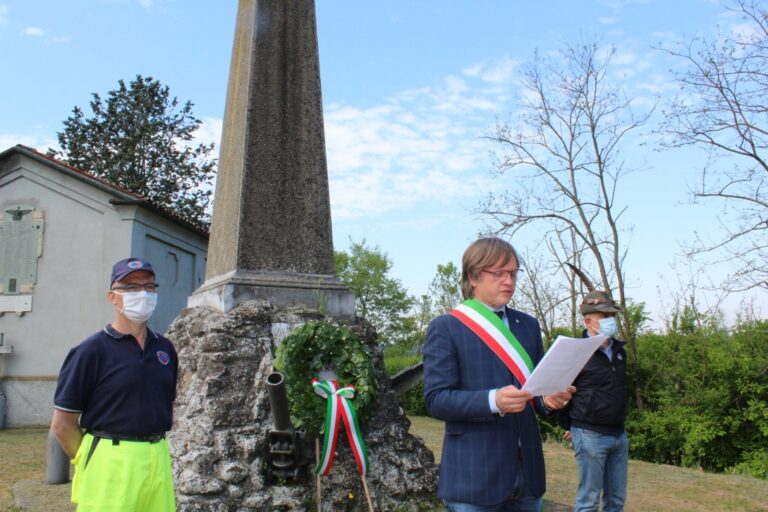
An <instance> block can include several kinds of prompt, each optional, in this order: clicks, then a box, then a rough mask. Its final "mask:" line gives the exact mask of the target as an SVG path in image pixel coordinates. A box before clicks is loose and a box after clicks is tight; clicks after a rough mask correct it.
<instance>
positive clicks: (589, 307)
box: [579, 290, 622, 315]
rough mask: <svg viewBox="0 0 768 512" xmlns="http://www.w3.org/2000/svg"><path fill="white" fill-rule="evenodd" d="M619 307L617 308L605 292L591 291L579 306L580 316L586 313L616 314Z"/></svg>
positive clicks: (619, 309)
mask: <svg viewBox="0 0 768 512" xmlns="http://www.w3.org/2000/svg"><path fill="white" fill-rule="evenodd" d="M621 310H622V309H621V307H619V306H617V305H616V303H615V302H613V299H611V296H610V295H608V294H607V293H606V292H601V291H597V290H595V291H591V292H589V293H588V294H587V295H585V296H584V300H583V301H582V303H581V306H579V311H581V314H582V315H586V314H588V313H618V312H619V311H621Z"/></svg>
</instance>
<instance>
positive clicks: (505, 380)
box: [424, 308, 547, 505]
mask: <svg viewBox="0 0 768 512" xmlns="http://www.w3.org/2000/svg"><path fill="white" fill-rule="evenodd" d="M506 315H507V318H508V320H509V325H510V329H511V331H512V332H513V334H514V335H515V337H516V338H517V339H518V341H519V342H520V343H521V344H522V345H523V347H525V349H526V351H527V352H528V354H529V355H530V357H531V359H532V361H533V364H534V366H535V365H536V364H537V363H538V362H539V361H540V360H541V358H542V356H543V355H544V348H543V345H542V342H541V330H540V328H539V322H538V321H537V320H536V319H535V318H533V317H532V316H530V315H526V314H525V313H521V312H519V311H516V310H514V309H511V308H506ZM509 384H512V385H514V386H517V387H520V383H519V382H518V381H517V379H516V378H515V377H514V375H513V374H512V373H511V372H510V371H509V370H508V369H507V367H506V366H505V365H504V363H502V362H501V360H499V358H498V357H497V356H496V355H495V354H494V353H493V352H492V351H491V350H490V349H489V348H488V347H487V346H486V344H485V343H484V342H483V341H482V340H481V339H480V338H479V337H478V336H476V335H475V334H474V333H473V332H472V331H471V330H470V329H469V328H468V327H466V326H465V325H464V324H462V323H461V322H460V321H459V320H458V319H457V318H455V317H453V316H451V315H447V314H446V315H442V316H439V317H437V318H436V319H434V320H433V321H432V323H431V324H430V325H429V329H428V330H427V338H426V342H425V343H424V398H425V401H426V406H427V412H428V413H429V415H430V416H433V417H435V418H438V419H441V420H444V421H445V437H444V438H443V453H442V460H441V462H440V483H439V487H438V496H439V497H440V498H442V499H444V500H446V501H458V502H462V503H471V504H474V505H494V504H498V503H501V502H502V501H504V500H506V499H507V498H509V497H510V496H511V495H512V492H513V486H514V483H515V476H516V474H517V471H524V473H525V482H526V484H527V485H528V487H529V489H530V490H531V492H532V493H533V494H534V495H535V496H542V495H543V494H544V491H545V475H544V455H543V452H542V448H541V435H540V433H539V425H538V423H537V421H536V415H535V414H534V408H533V407H531V404H530V403H529V404H528V405H527V406H526V408H525V409H524V410H523V411H522V412H520V413H517V414H505V415H504V416H501V415H499V414H494V413H492V412H491V410H490V406H489V404H488V393H489V391H490V390H491V389H494V388H501V387H504V386H507V385H509ZM534 403H535V407H536V409H537V410H538V411H539V412H540V413H542V414H546V412H547V409H546V408H545V407H544V406H543V404H542V401H541V397H536V399H535V400H534Z"/></svg>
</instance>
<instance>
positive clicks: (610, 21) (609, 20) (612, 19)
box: [597, 16, 621, 25]
mask: <svg viewBox="0 0 768 512" xmlns="http://www.w3.org/2000/svg"><path fill="white" fill-rule="evenodd" d="M597 21H599V22H600V23H602V24H603V25H615V24H616V23H618V22H620V21H621V18H619V17H618V16H600V17H599V18H597Z"/></svg>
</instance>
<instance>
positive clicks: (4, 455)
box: [0, 428, 48, 510]
mask: <svg viewBox="0 0 768 512" xmlns="http://www.w3.org/2000/svg"><path fill="white" fill-rule="evenodd" d="M47 444H48V429H47V428H15V429H6V430H0V510H9V509H10V508H11V506H13V492H12V489H13V483H14V482H15V481H17V480H42V479H43V478H45V450H46V447H47Z"/></svg>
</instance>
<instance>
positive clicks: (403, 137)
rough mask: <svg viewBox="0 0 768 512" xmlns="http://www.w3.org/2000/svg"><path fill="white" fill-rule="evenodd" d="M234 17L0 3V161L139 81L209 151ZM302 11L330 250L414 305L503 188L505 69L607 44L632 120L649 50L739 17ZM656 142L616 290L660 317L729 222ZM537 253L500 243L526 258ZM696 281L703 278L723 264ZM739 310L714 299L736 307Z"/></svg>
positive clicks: (631, 215) (663, 2)
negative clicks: (694, 196)
mask: <svg viewBox="0 0 768 512" xmlns="http://www.w3.org/2000/svg"><path fill="white" fill-rule="evenodd" d="M236 8H237V2H236V1H234V0H227V1H223V0H218V1H199V0H68V1H60V0H57V1H53V0H36V1H29V0H0V48H2V60H1V61H0V70H1V71H0V77H2V80H0V150H1V149H6V148H8V147H10V146H12V145H14V144H19V143H21V144H25V145H28V146H32V147H35V148H38V149H40V150H43V151H44V150H45V149H46V148H48V147H49V146H54V145H55V144H56V132H57V131H59V130H61V128H62V121H63V120H64V119H65V118H66V117H67V116H68V115H69V113H70V112H71V110H72V108H73V107H74V106H76V105H77V106H81V107H87V105H88V101H89V99H90V93H92V92H99V93H102V94H104V93H106V92H108V91H110V90H112V89H114V88H116V86H117V81H118V80H119V79H125V80H130V79H132V78H133V77H135V75H136V74H142V75H144V76H152V77H154V78H156V79H158V80H160V81H161V82H162V83H163V84H165V85H168V86H169V87H170V89H171V92H172V93H173V94H174V95H175V96H177V97H178V98H179V99H180V100H191V101H192V102H193V103H194V105H195V106H194V112H195V114H196V115H197V116H198V117H200V118H201V119H203V120H204V122H205V124H204V127H203V129H201V130H200V132H199V137H200V138H201V139H202V140H206V141H214V142H216V144H217V146H218V142H219V138H220V133H221V132H220V130H221V122H222V115H223V111H224V97H225V93H226V86H227V74H228V68H229V60H230V51H231V46H232V37H233V31H234V25H235V13H236ZM316 8H317V15H318V34H319V47H320V67H321V74H322V87H323V101H324V108H325V122H326V145H327V151H328V163H329V177H330V183H331V207H332V214H333V230H334V243H335V247H336V249H337V250H343V249H346V248H347V247H348V246H349V242H350V240H352V241H356V242H357V241H361V240H363V239H365V240H366V241H367V243H368V244H369V245H371V246H379V247H380V248H381V249H382V250H383V251H385V252H386V253H387V254H388V255H389V256H390V258H391V259H392V260H393V262H394V267H393V271H392V274H393V276H394V277H396V278H398V279H400V280H401V281H402V282H403V284H404V285H405V286H406V287H407V288H408V289H409V291H410V292H411V293H412V294H420V293H423V292H425V291H426V288H427V286H428V283H429V281H430V280H431V278H432V276H433V275H434V272H435V268H436V265H437V264H439V263H447V262H449V261H453V262H455V263H459V261H460V258H461V253H462V252H463V250H464V248H465V247H466V245H467V244H468V243H469V242H471V241H472V240H474V239H475V237H476V234H477V232H478V231H479V230H481V229H482V228H483V222H482V219H480V218H478V217H476V216H475V215H473V213H472V212H473V210H474V209H476V208H477V207H478V203H479V202H480V201H481V200H482V198H483V197H485V196H486V195H487V193H488V192H489V191H490V190H493V189H494V187H499V186H501V185H500V184H499V183H498V182H495V181H494V180H493V179H492V173H491V169H492V163H493V162H492V157H491V155H490V152H491V151H492V150H493V149H498V148H494V147H493V146H491V145H489V143H488V142H486V141H484V140H483V139H482V138H481V137H482V136H483V135H484V134H486V133H487V132H488V131H489V130H490V128H491V127H492V126H493V124H494V121H495V118H496V116H497V115H499V116H501V117H507V116H509V115H510V114H511V113H512V112H513V111H514V108H515V107H514V103H513V101H514V98H515V92H516V90H517V85H516V84H517V82H516V80H517V75H516V73H517V71H519V68H520V66H521V64H522V63H524V62H525V61H527V60H529V59H530V58H531V57H532V56H533V52H534V50H536V49H538V51H539V52H540V53H541V54H543V55H548V54H551V53H552V52H554V51H556V50H558V49H559V48H561V47H562V45H563V44H564V43H575V42H578V41H580V40H588V39H591V38H595V37H598V38H600V40H601V41H602V43H604V44H606V45H610V44H612V45H615V46H616V48H617V54H616V56H615V58H614V60H613V65H612V70H613V73H614V76H615V77H616V78H618V79H622V80H623V82H624V84H625V86H626V91H627V94H628V95H629V96H630V97H633V98H635V105H636V107H637V108H638V109H642V108H646V107H647V106H648V105H650V104H652V103H653V102H654V101H655V99H656V98H657V97H665V96H668V95H670V94H674V93H675V92H676V85H675V84H674V82H673V79H672V76H671V75H670V74H669V72H668V70H669V68H670V67H673V66H675V65H677V63H675V62H674V61H671V60H670V59H669V57H668V56H666V55H665V54H663V53H662V52H659V51H658V50H655V49H653V48H652V47H653V46H657V45H659V44H665V45H666V44H673V43H675V42H679V41H682V40H683V39H684V38H686V37H690V36H692V35H694V34H701V35H705V36H709V37H711V36H713V35H714V34H715V30H716V28H717V26H718V25H719V26H720V27H721V29H723V30H738V29H739V27H740V23H742V22H741V20H740V19H738V18H735V17H733V16H732V15H730V14H729V13H728V12H727V11H726V9H725V8H724V7H723V6H722V5H721V4H720V3H719V2H717V1H711V0H635V1H633V0H626V1H619V0H615V1H597V0H581V1H576V0H570V1H564V0H553V1H541V2H533V1H527V2H523V1H512V0H508V1H503V0H471V1H470V0H450V1H449V0H440V1H438V0H407V1H406V0H386V1H378V2H374V1H365V0H354V1H353V0H317V2H316ZM86 112H88V110H87V109H86ZM651 127H652V125H649V127H648V128H649V129H650V128H651ZM647 131H648V130H646V132H647ZM641 142H646V143H647V145H645V146H641V145H640V143H641ZM654 145H655V143H654V142H653V139H652V138H651V137H650V136H648V137H647V138H636V139H633V140H632V141H631V144H629V145H628V147H627V148H626V150H625V151H624V153H623V156H624V159H625V160H626V161H627V163H628V164H629V165H630V166H632V167H634V168H638V169H642V172H636V173H634V174H631V175H630V176H628V177H627V178H626V181H625V182H624V183H625V189H624V190H625V192H623V193H622V195H620V201H622V202H623V204H624V205H625V206H627V208H628V209H627V214H626V217H625V219H624V226H625V227H627V228H631V233H629V232H628V233H626V235H625V240H626V241H627V243H628V244H629V254H628V257H627V261H626V272H627V275H628V277H629V290H628V292H629V295H630V296H632V297H633V298H635V300H637V301H645V302H646V303H647V304H648V306H649V309H650V310H651V312H652V313H653V314H654V315H658V314H660V313H661V312H662V311H663V310H664V309H665V308H666V307H667V306H669V305H670V304H669V301H668V296H669V290H677V289H678V288H679V286H680V283H679V281H678V277H677V274H678V273H682V274H683V275H685V274H686V272H687V270H686V269H687V267H686V265H685V264H684V263H682V259H681V257H680V254H681V252H682V251H681V249H680V243H681V242H683V241H686V240H691V239H692V237H693V234H694V232H699V233H702V234H704V235H705V236H710V235H712V234H713V233H714V232H713V225H714V224H715V221H716V218H717V217H722V216H724V215H727V214H728V213H729V212H727V211H723V210H722V209H721V208H720V207H721V205H718V204H714V203H712V204H709V205H705V206H692V205H688V204H685V203H686V201H687V199H688V195H687V193H688V188H689V186H690V185H691V184H693V183H694V182H695V180H696V178H697V174H696V166H697V165H700V164H701V162H702V156H701V155H700V154H698V153H695V152H686V153H683V152H661V153H660V152H655V151H653V147H654ZM536 242H537V240H536V239H535V236H531V235H528V236H524V237H521V238H520V239H517V240H513V243H515V244H516V245H517V246H518V248H519V249H522V250H523V251H525V250H526V249H527V248H530V247H532V246H534V245H535V244H536ZM673 266H675V267H674V268H673ZM707 274H710V277H711V278H712V279H714V280H715V281H716V280H717V279H718V278H719V277H721V276H722V270H721V269H716V268H714V267H711V268H709V269H708V271H707ZM705 277H707V276H706V275H705ZM684 279H685V278H684ZM524 285H525V284H524V283H521V286H524ZM739 299H740V297H735V298H732V299H730V300H729V301H728V302H727V303H726V304H727V306H728V307H729V308H730V309H731V310H733V308H734V307H735V305H736V304H737V302H738V300H739Z"/></svg>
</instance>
